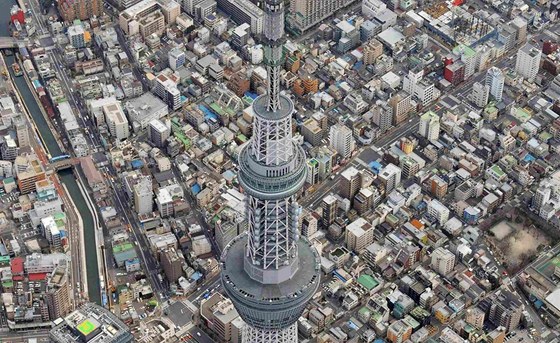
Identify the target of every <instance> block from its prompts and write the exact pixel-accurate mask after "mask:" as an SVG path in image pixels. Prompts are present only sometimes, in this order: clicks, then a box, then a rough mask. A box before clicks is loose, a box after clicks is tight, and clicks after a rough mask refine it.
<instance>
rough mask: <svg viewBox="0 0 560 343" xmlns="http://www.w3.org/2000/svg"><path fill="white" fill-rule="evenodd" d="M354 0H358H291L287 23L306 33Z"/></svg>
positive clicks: (354, 0) (292, 27) (297, 30)
mask: <svg viewBox="0 0 560 343" xmlns="http://www.w3.org/2000/svg"><path fill="white" fill-rule="evenodd" d="M354 2H356V0H329V1H325V0H290V12H289V14H288V19H287V23H288V25H289V26H290V28H291V29H292V30H294V31H296V32H299V33H304V32H305V31H307V30H309V29H310V28H312V27H313V26H315V25H317V24H319V23H320V22H322V21H323V20H325V19H327V18H328V17H330V16H331V15H333V14H335V13H336V12H337V11H338V10H340V9H342V8H344V7H346V6H349V5H351V4H352V3H354Z"/></svg>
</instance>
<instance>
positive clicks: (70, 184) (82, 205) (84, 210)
mask: <svg viewBox="0 0 560 343" xmlns="http://www.w3.org/2000/svg"><path fill="white" fill-rule="evenodd" d="M16 3H17V2H16V0H0V8H4V14H2V15H0V36H10V32H9V26H8V24H9V21H10V9H11V7H12V6H13V5H14V4H16ZM4 58H5V60H6V64H7V67H8V69H11V68H9V66H10V65H11V64H12V63H13V62H14V56H5V57H4ZM11 72H12V71H11V70H10V73H11ZM14 80H15V84H16V87H17V88H18V90H19V93H20V94H21V97H22V99H23V101H25V103H26V105H27V108H28V109H29V111H30V112H31V116H32V117H33V121H34V122H35V125H36V126H37V128H38V130H39V131H40V133H41V137H42V140H43V142H44V143H45V145H46V148H47V150H48V153H50V154H51V155H52V156H53V157H54V156H59V155H61V154H62V151H61V149H60V147H59V146H58V143H57V142H56V140H55V138H54V136H53V134H52V132H51V130H50V129H49V126H48V125H47V122H46V121H45V117H44V116H43V114H42V113H41V110H40V108H39V104H37V101H35V98H34V97H33V94H32V93H31V92H32V91H31V90H30V89H29V87H28V86H27V83H26V82H25V79H24V77H23V76H22V77H17V78H14ZM59 177H60V179H61V181H62V183H63V184H65V185H66V188H67V189H68V192H69V195H70V197H71V198H72V200H73V201H74V204H75V205H76V208H77V210H78V212H79V214H80V216H81V217H82V222H83V227H84V242H85V244H84V245H85V247H83V248H85V255H86V265H85V266H82V268H86V272H87V284H88V295H89V300H90V301H92V302H95V303H97V304H101V289H100V284H99V270H98V265H97V245H96V244H95V243H93V242H95V227H94V223H93V217H92V214H91V212H90V211H89V209H88V206H87V204H86V200H85V199H84V197H83V196H82V193H81V192H80V189H79V187H78V183H77V181H76V177H75V176H74V173H73V172H72V171H71V170H65V171H61V172H59ZM88 242H89V244H88ZM92 243H93V244H92ZM78 263H79V262H78Z"/></svg>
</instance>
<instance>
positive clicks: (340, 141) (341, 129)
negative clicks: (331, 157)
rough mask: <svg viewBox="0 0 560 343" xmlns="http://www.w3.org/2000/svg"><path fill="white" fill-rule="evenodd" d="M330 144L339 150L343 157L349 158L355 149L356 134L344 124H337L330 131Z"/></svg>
mask: <svg viewBox="0 0 560 343" xmlns="http://www.w3.org/2000/svg"><path fill="white" fill-rule="evenodd" d="M329 145H330V146H331V147H332V148H333V149H334V150H336V152H338V154H339V155H340V156H341V157H342V158H348V157H350V155H351V154H352V151H354V145H355V141H354V136H353V134H352V130H351V129H350V128H349V127H348V126H346V125H342V124H336V125H334V126H332V127H331V130H330V131H329Z"/></svg>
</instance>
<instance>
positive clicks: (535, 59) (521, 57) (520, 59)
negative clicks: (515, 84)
mask: <svg viewBox="0 0 560 343" xmlns="http://www.w3.org/2000/svg"><path fill="white" fill-rule="evenodd" d="M541 55H542V52H541V50H540V49H538V48H536V47H534V46H532V45H530V44H526V45H525V46H523V47H522V48H521V49H519V50H518V51H517V59H516V60H515V72H516V73H517V74H519V75H521V76H522V77H523V78H525V79H527V81H529V82H533V81H534V80H535V77H536V76H537V73H538V72H539V66H540V63H541Z"/></svg>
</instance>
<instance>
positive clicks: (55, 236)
mask: <svg viewBox="0 0 560 343" xmlns="http://www.w3.org/2000/svg"><path fill="white" fill-rule="evenodd" d="M41 228H42V230H43V235H44V236H45V238H46V239H47V241H48V242H49V244H50V245H51V246H52V247H53V248H54V249H55V250H60V249H61V248H62V233H61V232H60V229H59V228H58V225H57V222H56V220H55V219H54V217H53V216H48V217H45V218H41Z"/></svg>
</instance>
